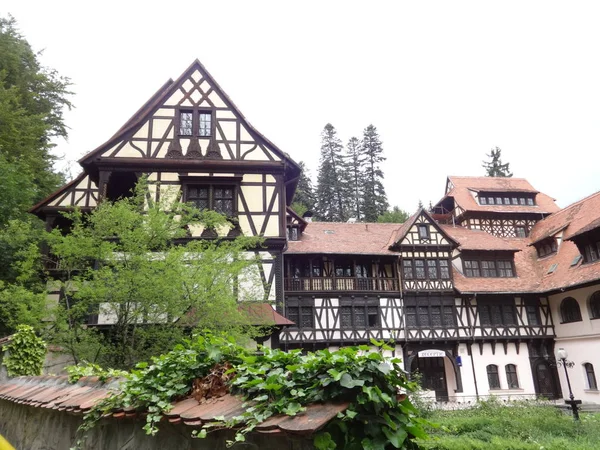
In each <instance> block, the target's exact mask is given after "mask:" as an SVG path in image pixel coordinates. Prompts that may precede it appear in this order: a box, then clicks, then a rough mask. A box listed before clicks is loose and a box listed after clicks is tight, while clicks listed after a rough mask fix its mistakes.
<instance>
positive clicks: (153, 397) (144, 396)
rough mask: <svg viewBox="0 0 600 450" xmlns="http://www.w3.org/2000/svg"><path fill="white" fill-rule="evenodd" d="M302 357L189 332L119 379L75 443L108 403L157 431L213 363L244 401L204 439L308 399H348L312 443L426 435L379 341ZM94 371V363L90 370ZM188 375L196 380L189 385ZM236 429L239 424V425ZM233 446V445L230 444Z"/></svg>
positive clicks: (357, 443) (384, 442) (345, 445)
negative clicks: (140, 415) (132, 411)
mask: <svg viewBox="0 0 600 450" xmlns="http://www.w3.org/2000/svg"><path fill="white" fill-rule="evenodd" d="M372 343H373V344H374V345H376V346H378V347H379V350H380V351H377V352H373V351H371V350H370V348H369V347H368V346H360V347H352V348H344V349H341V350H339V351H337V352H330V351H327V350H322V351H318V352H315V353H306V354H302V353H301V352H300V351H299V350H297V351H291V352H283V351H280V350H272V349H268V348H261V350H262V354H250V353H249V352H248V351H247V350H246V349H244V348H242V347H240V346H238V345H236V344H235V342H234V341H233V339H231V338H224V337H219V336H214V335H210V334H209V335H206V336H197V337H195V338H194V339H192V340H188V341H185V343H184V344H182V345H178V346H176V347H175V348H174V349H173V350H172V351H171V352H169V353H167V354H165V355H161V356H159V357H156V358H153V359H152V362H151V363H150V364H146V363H140V364H138V365H137V367H136V369H134V370H132V371H131V373H130V374H129V375H128V376H127V377H126V378H125V380H124V382H123V383H122V384H121V387H120V392H118V393H116V394H115V395H113V396H110V397H108V398H106V399H104V400H102V401H101V402H100V403H98V404H97V405H96V406H95V407H94V408H93V409H92V410H91V411H90V412H89V413H88V414H86V416H85V418H84V423H83V424H82V426H81V427H80V430H79V431H80V435H79V436H80V439H79V440H78V446H80V445H81V443H82V439H83V436H84V434H85V432H86V431H87V430H89V429H90V428H91V427H93V426H94V425H95V424H96V423H97V421H98V420H99V419H100V418H101V417H102V416H103V415H104V414H106V413H108V412H109V411H111V410H113V409H115V408H136V409H138V410H145V411H147V412H148V414H147V416H146V425H145V426H144V429H145V430H146V432H147V433H148V434H152V435H154V434H155V433H157V432H158V423H159V421H160V420H161V418H162V415H163V413H164V412H166V411H168V410H169V409H171V408H172V402H173V401H174V400H178V399H181V398H184V397H185V396H187V395H189V394H190V393H191V391H192V389H191V388H192V385H195V386H197V380H198V379H200V378H204V377H206V376H207V375H208V374H209V373H210V372H211V370H214V369H215V367H218V368H219V370H221V371H223V373H224V375H227V376H226V377H223V378H221V379H230V378H232V377H233V379H232V380H231V381H228V383H229V387H230V390H231V392H232V393H236V394H241V395H243V396H244V399H245V400H247V401H248V402H251V403H252V407H251V408H248V409H247V410H246V411H245V412H244V413H243V414H242V415H241V416H239V417H236V418H234V419H232V420H231V421H230V422H228V423H223V422H220V423H215V424H211V425H210V426H205V427H204V428H202V429H200V430H197V431H196V432H195V433H194V435H196V436H197V437H204V436H206V435H207V433H209V432H210V431H211V430H213V429H214V427H222V426H227V427H236V430H237V431H236V435H235V442H238V441H244V440H245V435H246V434H247V433H248V432H250V431H252V430H253V429H254V428H255V427H256V426H257V425H258V424H259V423H261V422H262V421H264V420H266V419H268V418H269V417H271V416H273V415H276V414H287V415H292V416H293V415H296V414H298V413H300V412H301V411H303V410H304V409H305V408H304V406H305V405H307V404H310V403H314V402H327V401H334V402H349V403H350V406H349V408H348V409H347V410H346V411H345V412H344V413H342V414H339V415H338V417H337V418H336V419H334V420H333V421H331V422H330V423H329V424H328V426H327V427H326V428H325V429H324V430H323V432H321V433H320V434H318V435H317V436H316V437H315V441H314V443H315V446H316V447H317V448H318V449H320V450H329V449H336V448H337V449H355V448H356V449H358V448H365V449H380V450H385V449H388V448H404V449H410V448H418V447H417V444H416V443H415V441H414V438H416V437H418V438H422V439H424V438H426V433H425V432H424V428H423V424H424V422H423V421H422V420H421V419H419V418H418V417H417V410H416V409H415V408H414V406H413V405H412V404H411V403H410V401H409V400H408V398H407V396H406V395H399V390H400V389H402V390H404V391H410V390H411V389H413V388H414V385H413V384H412V383H410V382H408V381H407V379H406V377H405V374H404V371H403V370H402V369H401V367H400V365H399V363H400V360H398V359H392V360H391V361H387V360H386V359H385V358H384V357H383V354H382V351H383V350H385V349H388V347H387V346H385V345H384V344H383V343H379V342H377V341H372ZM90 371H91V372H94V371H96V369H95V368H92V369H91V370H90ZM195 380H196V382H195ZM240 426H241V428H240ZM230 444H233V442H230Z"/></svg>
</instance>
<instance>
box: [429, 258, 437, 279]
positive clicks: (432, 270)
mask: <svg viewBox="0 0 600 450" xmlns="http://www.w3.org/2000/svg"><path fill="white" fill-rule="evenodd" d="M427 278H429V279H430V280H437V279H438V270H437V264H436V261H435V260H434V259H429V260H427Z"/></svg>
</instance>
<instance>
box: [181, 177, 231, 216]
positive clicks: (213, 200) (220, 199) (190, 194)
mask: <svg viewBox="0 0 600 450" xmlns="http://www.w3.org/2000/svg"><path fill="white" fill-rule="evenodd" d="M185 200H186V202H189V203H193V204H194V205H195V206H196V207H197V208H198V209H200V210H203V209H212V210H214V211H217V212H219V213H221V214H223V215H225V216H227V217H233V216H234V215H235V213H236V212H237V211H236V210H235V186H231V185H212V184H206V185H187V189H186V198H185Z"/></svg>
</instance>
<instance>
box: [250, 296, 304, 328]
mask: <svg viewBox="0 0 600 450" xmlns="http://www.w3.org/2000/svg"><path fill="white" fill-rule="evenodd" d="M238 308H239V310H240V311H243V312H245V313H246V314H247V315H248V317H249V318H250V320H251V321H252V324H253V325H263V326H264V325H277V326H286V325H295V324H294V322H292V321H291V320H288V319H286V318H285V317H283V316H282V315H281V314H279V313H278V312H277V311H275V309H273V306H271V305H269V304H268V303H254V302H248V303H240V304H239V306H238Z"/></svg>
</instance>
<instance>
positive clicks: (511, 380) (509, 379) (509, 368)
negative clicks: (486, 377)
mask: <svg viewBox="0 0 600 450" xmlns="http://www.w3.org/2000/svg"><path fill="white" fill-rule="evenodd" d="M506 384H508V388H509V389H518V388H519V378H518V377H517V366H515V365H514V364H507V365H506Z"/></svg>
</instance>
